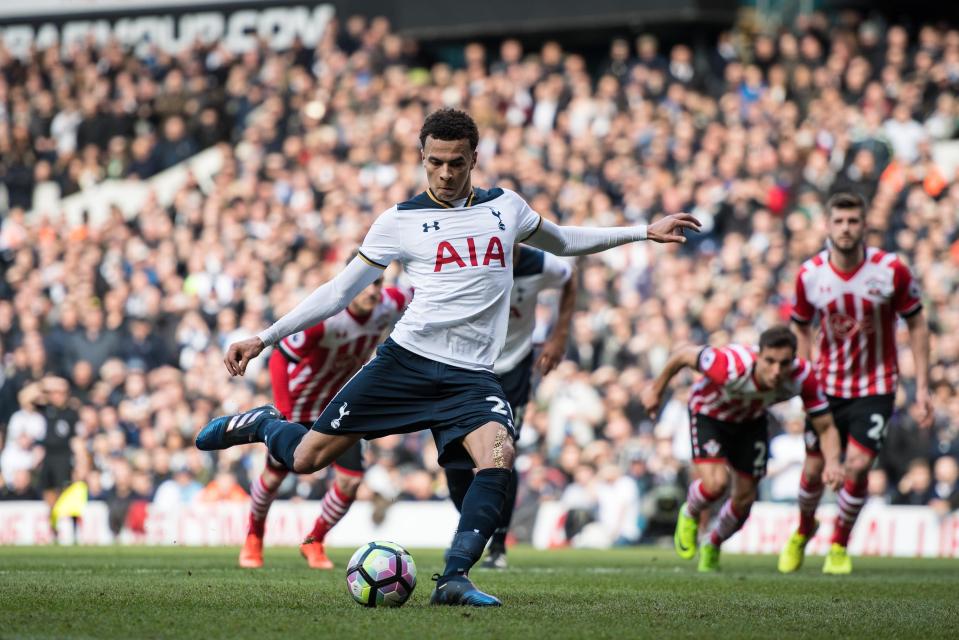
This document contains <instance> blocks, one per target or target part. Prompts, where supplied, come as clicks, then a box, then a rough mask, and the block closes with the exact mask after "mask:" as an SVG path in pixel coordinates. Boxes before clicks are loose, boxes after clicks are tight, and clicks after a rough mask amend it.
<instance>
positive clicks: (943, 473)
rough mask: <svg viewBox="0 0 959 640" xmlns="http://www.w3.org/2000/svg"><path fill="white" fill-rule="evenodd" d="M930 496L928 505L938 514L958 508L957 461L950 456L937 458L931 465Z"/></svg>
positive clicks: (958, 476)
mask: <svg viewBox="0 0 959 640" xmlns="http://www.w3.org/2000/svg"><path fill="white" fill-rule="evenodd" d="M932 476H933V484H932V498H931V499H930V502H929V506H931V507H932V508H933V509H935V510H936V511H937V512H939V513H940V514H945V513H948V512H949V511H955V510H957V509H959V463H957V462H956V459H955V458H953V457H951V456H942V457H941V458H938V459H937V460H936V462H935V464H934V465H933V471H932Z"/></svg>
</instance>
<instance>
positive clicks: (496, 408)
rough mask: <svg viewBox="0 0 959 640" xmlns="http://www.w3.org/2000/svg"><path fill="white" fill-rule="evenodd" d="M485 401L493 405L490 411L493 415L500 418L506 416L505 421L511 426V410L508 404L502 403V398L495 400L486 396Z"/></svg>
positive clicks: (493, 397)
mask: <svg viewBox="0 0 959 640" xmlns="http://www.w3.org/2000/svg"><path fill="white" fill-rule="evenodd" d="M486 399H487V400H489V401H490V402H492V403H493V408H492V409H490V411H492V412H493V413H498V414H500V415H501V416H506V420H507V421H508V422H509V426H510V427H512V426H513V410H512V408H511V407H510V406H509V404H508V403H506V402H503V400H502V398H497V397H496V396H486Z"/></svg>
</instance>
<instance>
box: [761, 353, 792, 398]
mask: <svg viewBox="0 0 959 640" xmlns="http://www.w3.org/2000/svg"><path fill="white" fill-rule="evenodd" d="M795 360H796V352H795V351H794V350H793V348H792V347H766V348H765V349H762V350H761V351H760V352H759V358H758V359H757V360H756V379H757V380H759V384H761V385H762V386H763V387H764V388H766V389H771V388H773V387H778V386H779V385H780V384H782V383H783V381H784V380H785V379H786V378H787V377H788V376H789V374H790V373H792V370H793V362H794V361H795Z"/></svg>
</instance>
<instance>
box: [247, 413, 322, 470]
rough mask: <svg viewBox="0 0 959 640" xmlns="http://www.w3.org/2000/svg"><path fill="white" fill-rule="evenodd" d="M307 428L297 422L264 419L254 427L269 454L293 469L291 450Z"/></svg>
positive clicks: (294, 449) (297, 443) (298, 442)
mask: <svg viewBox="0 0 959 640" xmlns="http://www.w3.org/2000/svg"><path fill="white" fill-rule="evenodd" d="M308 431H309V429H307V428H306V427H304V426H303V425H302V424H299V423H297V422H287V421H286V420H264V421H263V424H261V425H260V426H259V427H257V429H256V435H257V438H258V439H259V440H262V441H263V444H265V445H266V448H267V449H269V450H270V455H271V456H273V457H274V458H275V459H277V460H279V461H280V462H282V463H283V464H284V465H286V468H287V469H289V470H291V471H292V470H293V452H294V451H296V447H297V446H298V445H299V444H300V441H301V440H303V436H305V435H306V434H307V432H308Z"/></svg>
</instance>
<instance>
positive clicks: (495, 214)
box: [360, 189, 542, 370]
mask: <svg viewBox="0 0 959 640" xmlns="http://www.w3.org/2000/svg"><path fill="white" fill-rule="evenodd" d="M541 222H542V218H541V217H540V216H539V214H538V213H536V212H535V211H533V210H532V209H531V208H530V206H529V205H528V204H527V203H526V201H525V200H523V199H522V198H521V197H519V195H517V194H516V193H515V192H513V191H509V190H507V189H491V190H489V191H485V190H482V189H474V190H473V193H472V194H471V195H470V196H469V197H468V198H467V199H466V202H465V203H464V204H463V205H462V206H453V205H452V204H451V203H448V202H444V201H443V200H440V199H439V198H436V197H435V196H433V194H432V193H431V192H430V191H429V190H427V191H425V192H424V193H421V194H420V195H418V196H416V197H415V198H413V199H412V200H407V201H406V202H402V203H400V204H398V205H396V206H394V207H391V208H390V209H387V210H386V211H385V212H384V213H383V214H381V215H380V216H379V217H378V218H377V219H376V221H375V222H374V223H373V226H372V227H370V231H369V233H367V235H366V238H365V239H364V240H363V245H362V246H361V247H360V257H361V258H362V259H363V260H365V261H366V262H368V263H369V264H371V265H374V266H378V267H381V268H385V267H386V266H387V265H389V263H390V262H391V261H392V260H398V261H399V262H401V263H402V264H403V265H404V267H405V268H406V272H407V274H408V275H409V278H410V284H412V286H413V289H414V291H415V294H414V295H413V301H412V302H411V303H410V305H409V307H408V308H407V310H406V313H405V314H403V317H402V318H400V321H399V322H397V323H396V326H395V327H394V328H393V332H392V334H391V336H390V337H392V338H393V340H394V341H395V342H396V343H397V344H399V345H400V346H402V347H404V348H406V349H409V350H410V351H412V352H413V353H417V354H419V355H421V356H423V357H426V358H430V359H432V360H436V361H439V362H443V363H446V364H449V365H453V366H456V367H463V368H466V369H487V370H492V368H493V363H494V362H495V361H496V358H497V357H498V356H499V354H500V351H502V349H503V344H504V342H505V339H506V325H507V316H508V313H507V312H508V309H509V294H510V289H511V288H512V286H513V245H514V244H516V243H517V242H522V241H523V240H526V239H527V238H529V237H530V236H531V235H533V233H535V232H536V230H537V229H538V228H539V226H540V224H541Z"/></svg>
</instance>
